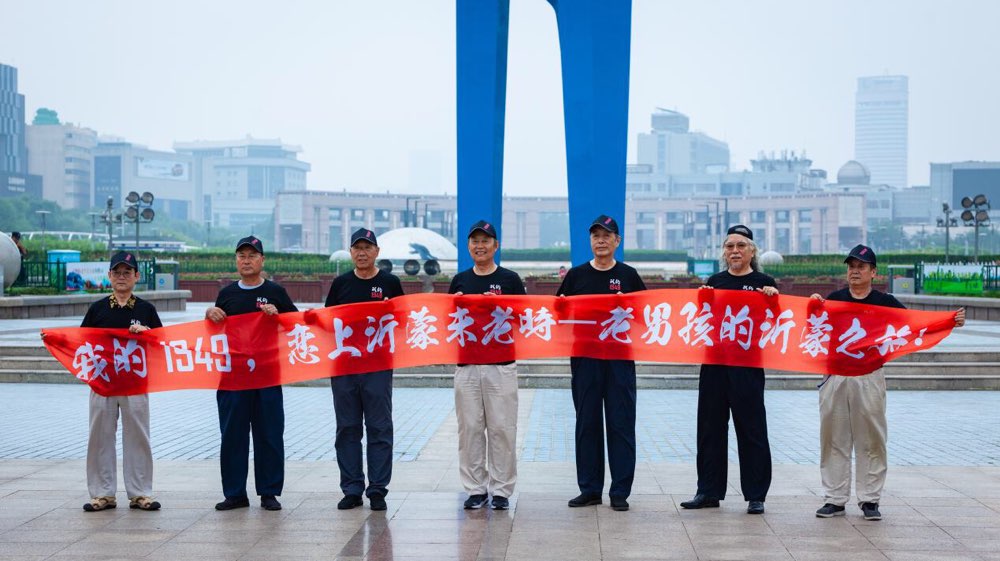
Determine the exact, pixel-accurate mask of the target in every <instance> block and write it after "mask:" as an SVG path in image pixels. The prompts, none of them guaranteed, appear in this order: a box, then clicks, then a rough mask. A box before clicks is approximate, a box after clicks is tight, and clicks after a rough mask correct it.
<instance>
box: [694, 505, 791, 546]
mask: <svg viewBox="0 0 1000 561" xmlns="http://www.w3.org/2000/svg"><path fill="white" fill-rule="evenodd" d="M704 510H709V511H711V510H714V511H715V516H713V515H711V514H707V513H706V514H705V515H702V514H701V513H702V512H704ZM704 510H702V511H697V510H695V511H689V512H691V513H693V514H692V515H689V516H683V517H684V528H685V529H686V530H687V532H688V535H690V536H691V539H692V540H693V539H695V538H699V539H705V540H711V539H714V538H716V537H717V536H718V537H721V538H723V539H727V538H729V537H735V538H739V539H745V536H764V537H774V532H773V531H772V530H771V527H770V526H768V525H767V521H766V520H765V519H764V516H767V515H764V516H754V515H749V514H745V513H741V514H738V515H734V513H720V512H719V511H718V509H704ZM682 515H683V513H682ZM775 539H776V538H775Z"/></svg>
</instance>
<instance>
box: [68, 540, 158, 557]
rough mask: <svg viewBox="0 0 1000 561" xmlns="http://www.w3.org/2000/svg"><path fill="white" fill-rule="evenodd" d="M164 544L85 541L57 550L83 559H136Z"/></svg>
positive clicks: (156, 542)
mask: <svg viewBox="0 0 1000 561" xmlns="http://www.w3.org/2000/svg"><path fill="white" fill-rule="evenodd" d="M165 543H166V541H164V540H159V541H148V542H115V543H110V542H106V541H98V540H89V539H87V540H82V541H78V542H76V543H72V544H70V545H68V546H66V547H65V548H63V549H61V550H59V554H60V555H73V556H77V557H83V556H86V555H104V556H106V557H113V556H120V557H132V558H133V559H134V558H136V557H142V556H144V555H149V554H150V553H152V552H153V551H155V550H156V549H157V548H158V547H160V546H162V545H164V544H165Z"/></svg>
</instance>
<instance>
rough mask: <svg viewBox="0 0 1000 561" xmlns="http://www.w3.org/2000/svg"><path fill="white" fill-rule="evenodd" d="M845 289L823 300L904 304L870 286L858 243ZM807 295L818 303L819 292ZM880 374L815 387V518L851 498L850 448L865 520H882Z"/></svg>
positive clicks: (960, 315) (960, 316)
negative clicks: (820, 500) (818, 501)
mask: <svg viewBox="0 0 1000 561" xmlns="http://www.w3.org/2000/svg"><path fill="white" fill-rule="evenodd" d="M844 263H846V264H847V288H843V289H841V290H837V291H834V292H831V293H830V295H829V296H827V297H826V299H827V300H834V301H837V302H854V303H857V304H869V305H872V306H885V307H887V308H904V307H905V306H903V304H901V303H900V302H899V300H897V299H896V298H895V297H894V296H892V295H891V294H886V293H884V292H880V291H878V290H875V289H873V288H872V281H873V280H874V279H875V275H876V274H877V266H876V263H877V261H876V257H875V252H874V251H873V250H872V248H870V247H868V246H865V245H857V246H855V247H854V249H852V250H851V252H850V253H849V254H848V255H847V258H846V259H845V260H844ZM812 298H815V299H816V300H819V301H823V297H822V296H820V295H819V294H813V295H812ZM955 325H956V326H957V327H961V326H962V325H965V309H960V310H959V311H958V312H957V313H956V314H955ZM885 404H886V396H885V375H884V374H883V372H882V370H881V369H879V370H876V371H875V372H872V373H870V374H867V375H865V376H825V377H824V378H823V382H822V383H821V384H820V385H819V422H820V424H819V441H820V449H819V450H820V451H819V470H820V476H821V478H822V480H823V489H824V491H825V494H826V502H825V504H824V505H823V506H822V507H820V508H819V510H817V511H816V516H817V517H819V518H832V517H834V516H843V515H844V513H845V508H844V505H846V504H847V501H848V499H850V498H851V452H852V450H853V451H854V454H855V463H856V464H857V465H856V469H857V478H856V481H855V487H856V491H857V496H858V506H859V507H861V512H862V514H863V515H864V517H865V520H881V519H882V513H881V512H880V511H879V508H878V503H879V500H880V499H881V497H882V487H883V486H884V485H885V475H886V471H887V469H888V462H887V454H886V433H887V423H886V418H885Z"/></svg>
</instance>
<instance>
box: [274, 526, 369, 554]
mask: <svg viewBox="0 0 1000 561" xmlns="http://www.w3.org/2000/svg"><path fill="white" fill-rule="evenodd" d="M352 535H353V534H350V533H349V531H346V530H345V531H341V532H327V531H324V530H299V529H297V528H296V527H295V526H294V525H285V526H282V527H280V528H277V529H275V530H271V531H269V532H262V533H260V534H257V535H256V536H255V537H256V538H257V543H258V544H262V543H266V544H275V545H298V544H327V545H330V546H331V547H336V549H338V550H339V549H340V548H341V547H343V546H344V544H345V543H347V542H348V540H350V539H351V536H352Z"/></svg>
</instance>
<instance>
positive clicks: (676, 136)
mask: <svg viewBox="0 0 1000 561" xmlns="http://www.w3.org/2000/svg"><path fill="white" fill-rule="evenodd" d="M689 122H690V121H689V119H688V117H687V115H685V114H683V113H678V112H677V111H671V110H669V109H657V110H656V112H655V113H653V114H652V115H651V116H650V124H651V125H652V130H650V131H649V133H645V134H640V135H639V139H638V140H639V143H638V160H637V162H636V163H638V164H640V165H647V166H650V169H651V171H652V172H653V173H654V174H662V175H670V174H676V173H705V172H720V171H727V170H728V169H729V145H728V144H726V143H725V142H723V141H721V140H716V139H714V138H712V137H710V136H708V135H707V134H705V133H701V132H691V130H690V128H689Z"/></svg>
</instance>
